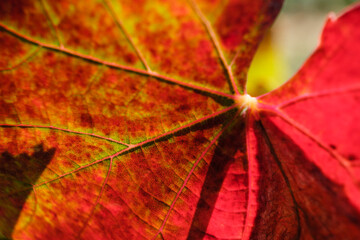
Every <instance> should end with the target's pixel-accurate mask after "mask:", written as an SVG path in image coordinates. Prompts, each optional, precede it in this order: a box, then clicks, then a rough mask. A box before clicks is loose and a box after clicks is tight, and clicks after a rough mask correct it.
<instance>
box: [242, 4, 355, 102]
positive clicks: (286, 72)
mask: <svg viewBox="0 0 360 240" xmlns="http://www.w3.org/2000/svg"><path fill="white" fill-rule="evenodd" d="M355 2H359V1H356V0H285V2H284V6H283V9H282V10H281V12H280V14H279V16H278V17H277V19H276V21H275V23H274V25H273V26H272V28H271V29H270V31H269V32H268V33H267V35H266V36H265V38H264V39H263V41H262V43H261V44H260V47H259V49H258V51H257V53H256V55H255V58H254V60H253V62H252V64H251V66H250V70H249V73H248V84H247V91H248V93H249V94H250V95H251V96H259V95H261V94H263V93H266V92H269V91H271V90H273V89H275V88H277V87H278V86H280V85H281V84H283V83H284V82H285V81H287V80H288V79H289V78H291V76H293V75H294V74H295V73H296V72H297V70H298V69H299V68H300V67H301V66H302V65H303V63H304V62H305V61H306V59H307V58H308V57H309V56H310V55H311V53H312V52H313V51H314V50H315V48H316V47H317V45H318V44H319V39H320V34H321V31H322V28H323V26H324V23H325V21H326V19H327V16H328V14H329V13H330V12H333V13H336V15H338V14H339V13H341V12H342V11H343V10H344V8H345V7H346V6H348V5H350V4H353V3H355Z"/></svg>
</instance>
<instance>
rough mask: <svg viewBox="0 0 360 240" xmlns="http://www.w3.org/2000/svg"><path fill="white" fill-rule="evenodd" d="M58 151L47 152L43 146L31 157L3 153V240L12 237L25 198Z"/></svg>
mask: <svg viewBox="0 0 360 240" xmlns="http://www.w3.org/2000/svg"><path fill="white" fill-rule="evenodd" d="M55 150H56V149H55V148H51V149H49V150H47V151H45V150H44V148H43V145H37V146H35V147H34V152H33V153H32V154H31V155H28V154H26V153H22V154H19V155H17V156H14V155H11V154H10V153H9V152H7V151H6V152H3V153H1V154H0V239H7V238H11V234H12V232H13V229H14V227H15V224H16V222H17V220H18V218H19V216H20V213H21V211H22V209H23V206H24V204H25V201H26V199H27V198H28V196H29V195H30V193H31V192H32V185H33V184H35V183H36V181H37V179H38V178H39V177H40V175H41V174H42V172H43V171H44V169H45V168H46V166H47V165H48V163H49V162H50V161H51V159H52V158H53V157H54V154H55Z"/></svg>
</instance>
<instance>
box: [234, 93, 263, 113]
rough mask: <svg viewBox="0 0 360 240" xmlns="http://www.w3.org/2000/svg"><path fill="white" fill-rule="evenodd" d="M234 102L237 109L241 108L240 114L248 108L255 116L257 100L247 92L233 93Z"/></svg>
mask: <svg viewBox="0 0 360 240" xmlns="http://www.w3.org/2000/svg"><path fill="white" fill-rule="evenodd" d="M235 103H236V105H237V107H238V108H239V109H242V111H241V114H245V113H246V112H247V111H248V110H249V111H250V110H251V112H252V113H253V114H254V115H255V116H257V112H258V100H257V98H255V97H252V96H250V95H249V94H242V95H241V94H237V95H235Z"/></svg>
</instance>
